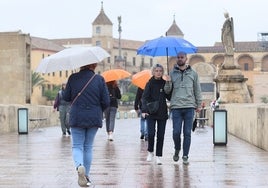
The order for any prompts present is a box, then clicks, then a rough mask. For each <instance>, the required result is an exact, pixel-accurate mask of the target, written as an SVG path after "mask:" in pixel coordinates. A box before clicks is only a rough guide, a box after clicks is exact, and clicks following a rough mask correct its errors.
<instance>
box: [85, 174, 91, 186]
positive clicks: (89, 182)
mask: <svg viewBox="0 0 268 188" xmlns="http://www.w3.org/2000/svg"><path fill="white" fill-rule="evenodd" d="M86 179H87V186H90V185H91V184H92V183H91V181H90V179H89V177H88V176H86Z"/></svg>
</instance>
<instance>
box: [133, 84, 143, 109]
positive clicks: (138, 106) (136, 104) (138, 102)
mask: <svg viewBox="0 0 268 188" xmlns="http://www.w3.org/2000/svg"><path fill="white" fill-rule="evenodd" d="M142 94H143V89H141V88H140V87H139V88H138V89H137V93H136V98H135V102H134V109H135V110H139V109H142Z"/></svg>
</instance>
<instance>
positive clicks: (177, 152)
mask: <svg viewBox="0 0 268 188" xmlns="http://www.w3.org/2000/svg"><path fill="white" fill-rule="evenodd" d="M179 153H180V150H175V153H174V155H173V160H174V161H175V162H177V161H178V160H179V158H180V157H179Z"/></svg>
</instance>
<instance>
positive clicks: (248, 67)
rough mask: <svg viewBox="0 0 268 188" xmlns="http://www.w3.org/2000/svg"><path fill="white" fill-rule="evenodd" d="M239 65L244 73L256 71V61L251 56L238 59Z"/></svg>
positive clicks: (241, 56)
mask: <svg viewBox="0 0 268 188" xmlns="http://www.w3.org/2000/svg"><path fill="white" fill-rule="evenodd" d="M237 63H238V65H239V66H240V68H241V70H243V71H252V70H253V69H254V60H253V57H252V56H251V55H249V54H241V55H239V56H238V57H237Z"/></svg>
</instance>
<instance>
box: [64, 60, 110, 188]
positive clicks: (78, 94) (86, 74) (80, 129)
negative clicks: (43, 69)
mask: <svg viewBox="0 0 268 188" xmlns="http://www.w3.org/2000/svg"><path fill="white" fill-rule="evenodd" d="M96 66H97V64H96V63H95V64H90V65H86V66H83V67H81V69H80V71H79V72H78V73H74V74H72V75H71V76H70V77H69V79H68V82H67V85H66V89H65V91H64V93H63V98H64V100H66V101H69V102H72V105H71V109H70V126H71V132H72V155H73V160H74V165H75V167H76V170H77V172H78V184H79V185H80V186H81V187H87V186H90V184H91V181H90V178H89V172H90V167H91V162H92V155H93V150H92V148H93V142H94V139H95V135H96V133H97V131H98V129H99V128H101V127H102V119H103V112H104V110H105V109H106V108H107V107H108V106H109V104H110V97H109V93H108V89H107V86H106V84H105V81H104V79H103V77H102V76H100V75H98V74H95V73H94V70H95V68H96ZM86 84H88V85H86Z"/></svg>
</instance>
